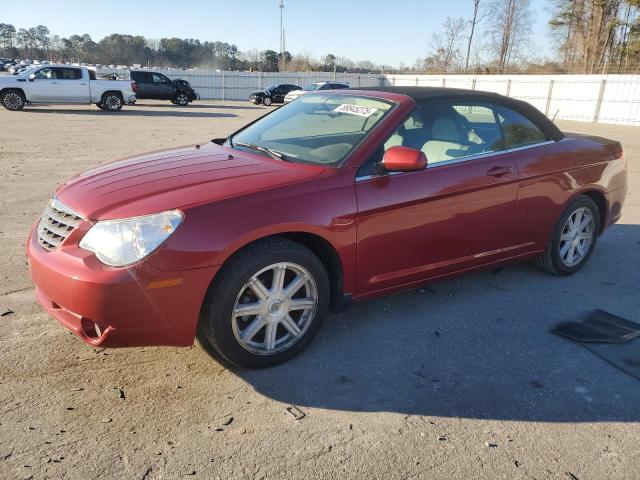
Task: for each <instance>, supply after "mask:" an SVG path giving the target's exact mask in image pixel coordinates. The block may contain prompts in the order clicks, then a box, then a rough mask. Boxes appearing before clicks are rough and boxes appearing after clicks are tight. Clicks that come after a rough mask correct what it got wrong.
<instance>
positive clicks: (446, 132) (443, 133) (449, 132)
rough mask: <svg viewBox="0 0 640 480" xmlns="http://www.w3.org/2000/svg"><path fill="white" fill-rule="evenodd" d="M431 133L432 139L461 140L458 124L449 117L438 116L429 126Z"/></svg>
mask: <svg viewBox="0 0 640 480" xmlns="http://www.w3.org/2000/svg"><path fill="white" fill-rule="evenodd" d="M431 135H432V136H433V139H434V140H442V141H445V142H460V141H461V140H462V138H461V135H460V131H459V130H458V125H457V124H456V122H455V120H453V119H452V118H450V117H438V118H436V119H435V120H434V121H433V125H432V126H431Z"/></svg>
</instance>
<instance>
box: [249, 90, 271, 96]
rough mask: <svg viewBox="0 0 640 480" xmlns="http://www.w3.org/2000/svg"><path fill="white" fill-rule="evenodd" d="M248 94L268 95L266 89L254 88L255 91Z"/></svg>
mask: <svg viewBox="0 0 640 480" xmlns="http://www.w3.org/2000/svg"><path fill="white" fill-rule="evenodd" d="M249 95H269V92H268V91H267V90H256V91H255V92H251V93H250V94H249Z"/></svg>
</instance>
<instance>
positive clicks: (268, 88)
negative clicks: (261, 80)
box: [265, 85, 278, 92]
mask: <svg viewBox="0 0 640 480" xmlns="http://www.w3.org/2000/svg"><path fill="white" fill-rule="evenodd" d="M277 87H278V86H277V85H269V86H268V87H267V88H265V90H266V91H267V92H271V91H273V90H275V89H276V88H277Z"/></svg>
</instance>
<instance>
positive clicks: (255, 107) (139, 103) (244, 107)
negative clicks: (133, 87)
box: [127, 100, 267, 110]
mask: <svg viewBox="0 0 640 480" xmlns="http://www.w3.org/2000/svg"><path fill="white" fill-rule="evenodd" d="M198 101H199V100H196V102H198ZM127 107H134V108H135V107H144V108H149V107H151V108H187V109H189V110H191V109H194V108H195V109H197V108H215V109H225V110H260V109H266V108H267V107H263V106H262V105H253V104H251V105H223V104H220V105H219V104H214V103H190V104H189V105H187V106H186V107H181V106H179V105H173V104H172V103H171V102H167V103H166V104H165V103H144V100H142V101H141V100H138V101H137V102H136V104H135V105H128V106H127Z"/></svg>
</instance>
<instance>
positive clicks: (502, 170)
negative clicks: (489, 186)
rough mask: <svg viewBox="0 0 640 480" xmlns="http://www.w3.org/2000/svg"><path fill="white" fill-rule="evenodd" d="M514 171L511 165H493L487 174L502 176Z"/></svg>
mask: <svg viewBox="0 0 640 480" xmlns="http://www.w3.org/2000/svg"><path fill="white" fill-rule="evenodd" d="M511 172H513V168H511V167H493V168H492V169H490V170H489V171H488V172H487V175H489V176H490V177H502V176H503V175H507V174H509V173H511Z"/></svg>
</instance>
